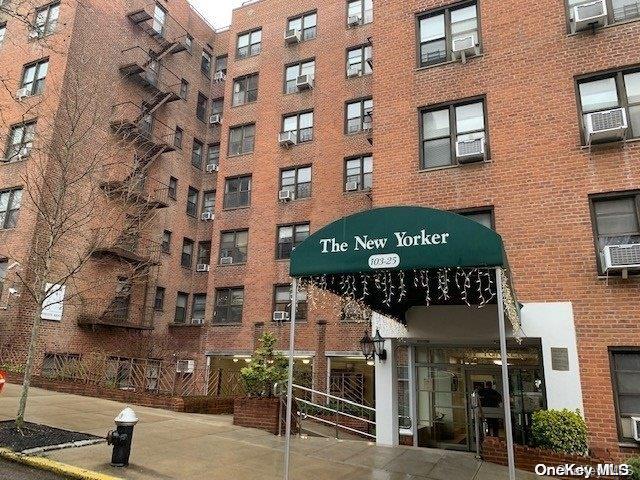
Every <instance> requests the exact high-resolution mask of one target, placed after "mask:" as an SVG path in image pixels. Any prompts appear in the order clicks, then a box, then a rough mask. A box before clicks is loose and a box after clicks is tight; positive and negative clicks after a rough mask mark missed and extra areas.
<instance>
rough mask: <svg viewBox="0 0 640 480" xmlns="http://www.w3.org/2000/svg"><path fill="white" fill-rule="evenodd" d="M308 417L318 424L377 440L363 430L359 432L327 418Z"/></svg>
mask: <svg viewBox="0 0 640 480" xmlns="http://www.w3.org/2000/svg"><path fill="white" fill-rule="evenodd" d="M306 417H307V418H311V419H313V420H315V421H316V422H321V423H326V424H327V425H331V426H332V427H336V428H342V429H343V430H348V431H350V432H354V433H357V434H358V435H364V436H365V437H369V438H376V436H375V435H372V434H370V433H368V432H363V431H362V430H357V429H355V428H351V427H347V426H346V425H340V424H339V423H337V422H332V421H330V420H327V419H325V418H320V417H316V416H314V415H306Z"/></svg>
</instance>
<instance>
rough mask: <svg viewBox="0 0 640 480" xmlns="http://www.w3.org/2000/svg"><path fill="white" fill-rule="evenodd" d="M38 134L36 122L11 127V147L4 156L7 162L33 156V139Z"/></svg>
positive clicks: (9, 146)
mask: <svg viewBox="0 0 640 480" xmlns="http://www.w3.org/2000/svg"><path fill="white" fill-rule="evenodd" d="M35 133H36V122H29V123H21V124H19V125H14V126H13V127H11V132H10V133H9V145H8V146H7V153H6V154H5V156H4V160H5V161H6V162H13V161H16V160H22V159H23V158H25V157H28V156H29V155H30V154H31V149H32V148H33V139H34V137H35Z"/></svg>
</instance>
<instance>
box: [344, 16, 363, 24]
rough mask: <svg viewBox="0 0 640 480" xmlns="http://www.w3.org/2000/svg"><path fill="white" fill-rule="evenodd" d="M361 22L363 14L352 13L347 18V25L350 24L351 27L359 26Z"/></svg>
mask: <svg viewBox="0 0 640 480" xmlns="http://www.w3.org/2000/svg"><path fill="white" fill-rule="evenodd" d="M361 23H362V16H361V15H350V16H349V18H347V25H349V26H350V27H357V26H358V25H360V24H361Z"/></svg>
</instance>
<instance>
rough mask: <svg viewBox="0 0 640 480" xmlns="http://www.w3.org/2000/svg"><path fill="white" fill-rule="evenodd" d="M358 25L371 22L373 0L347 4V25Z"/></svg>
mask: <svg viewBox="0 0 640 480" xmlns="http://www.w3.org/2000/svg"><path fill="white" fill-rule="evenodd" d="M356 20H357V23H358V24H359V25H363V24H365V23H371V22H373V0H350V1H349V2H348V3H347V23H348V24H349V25H351V24H352V21H353V22H354V23H355V21H356Z"/></svg>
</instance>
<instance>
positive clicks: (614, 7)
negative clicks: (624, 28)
mask: <svg viewBox="0 0 640 480" xmlns="http://www.w3.org/2000/svg"><path fill="white" fill-rule="evenodd" d="M590 1H591V0H567V2H566V5H567V8H568V10H569V14H568V18H569V20H570V21H571V20H573V14H574V7H575V6H576V5H581V4H585V3H590ZM605 2H606V5H607V16H608V21H609V23H616V22H624V21H627V20H633V19H634V18H640V0H605Z"/></svg>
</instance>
